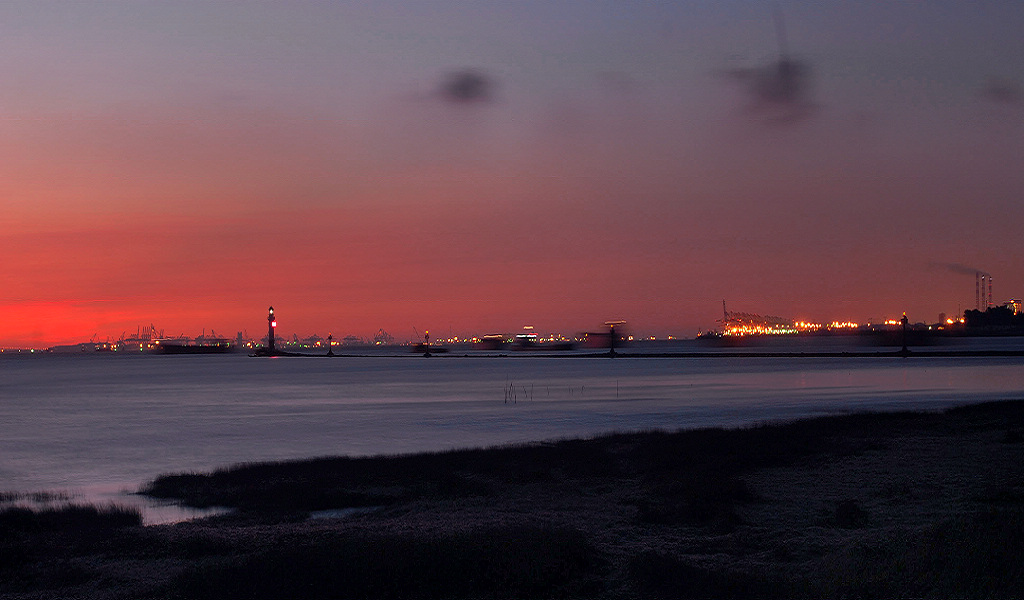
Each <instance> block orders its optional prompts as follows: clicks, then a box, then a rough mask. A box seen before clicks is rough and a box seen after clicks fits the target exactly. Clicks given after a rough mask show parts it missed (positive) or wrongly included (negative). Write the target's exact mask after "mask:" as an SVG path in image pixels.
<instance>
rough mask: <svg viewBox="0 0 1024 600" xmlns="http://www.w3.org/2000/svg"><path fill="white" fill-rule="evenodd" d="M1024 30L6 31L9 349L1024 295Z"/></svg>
mask: <svg viewBox="0 0 1024 600" xmlns="http://www.w3.org/2000/svg"><path fill="white" fill-rule="evenodd" d="M1022 31H1024V3H1022V2H1019V1H1009V0H1007V1H998V2H997V1H986V0H979V1H975V2H969V3H968V2H960V1H956V2H954V1H946V0H930V1H928V2H923V1H922V2H919V1H900V2H894V1H892V0H862V1H857V2H853V1H848V0H843V1H840V0H821V1H819V2H813V3H807V2H785V1H782V0H779V1H773V2H769V1H755V0H720V1H716V2H703V1H702V2H690V1H679V2H671V3H670V2H635V1H629V0H618V1H614V2H612V1H602V0H587V1H582V0H544V1H533V0H519V1H517V2H493V3H491V2H486V3H485V2H470V1H454V0H434V1H426V0H393V1H391V2H386V3H366V2H356V1H352V2H349V1H346V0H332V1H327V0H278V1H261V0H248V1H244V2H243V1H234V0H203V1H200V0H174V1H162V0H154V1H147V0H127V1H116V0H110V1H105V0H91V1H90V0H78V1H70V0H68V1H60V2H56V1H50V0H26V1H19V0H2V1H0V207H2V212H0V256H3V260H2V261H0V310H2V311H3V313H4V314H5V315H7V316H8V317H13V318H8V319H6V321H5V323H6V326H5V327H4V328H3V331H0V346H8V347H11V346H46V345H52V344H59V343H72V342H78V341H85V340H88V339H90V338H93V337H94V336H95V338H96V339H100V340H102V339H114V340H116V339H117V338H118V337H119V336H120V335H121V334H122V333H123V332H129V333H134V332H135V331H136V330H137V329H138V328H139V327H140V326H146V325H149V324H153V325H154V326H155V327H156V328H157V329H163V330H164V331H165V332H166V334H167V335H177V334H179V333H183V334H186V335H190V336H195V335H198V334H199V333H200V332H202V331H204V330H205V331H206V332H207V333H209V332H210V330H211V329H213V330H215V331H216V332H217V333H220V334H223V335H227V336H231V337H234V335H235V334H236V333H237V332H244V333H246V334H248V335H249V336H250V337H259V336H260V335H262V334H263V333H264V331H265V328H266V311H267V307H268V306H270V305H274V307H275V309H276V312H277V315H278V317H279V334H284V335H285V336H289V337H290V336H291V335H298V336H299V337H305V336H307V335H310V334H314V333H316V334H319V335H321V336H326V335H327V334H328V333H332V334H333V335H335V337H341V336H344V335H356V336H361V337H369V336H372V335H373V334H374V333H376V332H377V331H378V330H379V329H384V330H386V331H388V332H389V333H391V335H393V336H394V337H395V338H396V339H397V340H399V341H404V340H406V339H412V338H413V337H414V331H416V332H419V334H422V332H424V331H425V330H430V331H432V332H433V334H435V335H438V336H441V335H448V334H449V333H453V334H458V335H482V334H485V333H496V332H506V333H507V332H515V331H517V330H519V329H520V328H521V327H523V326H524V325H532V326H534V327H536V329H537V330H538V331H540V332H542V333H544V332H559V333H564V334H571V333H574V332H578V331H586V330H594V329H595V328H596V327H599V326H600V325H601V323H603V322H604V321H607V320H619V319H622V320H626V321H627V322H628V323H629V327H630V330H631V331H633V332H635V333H636V334H637V335H656V336H666V335H678V336H692V335H694V334H695V333H696V332H697V331H698V330H699V329H709V328H712V327H714V326H715V319H719V318H721V311H722V300H725V301H726V302H727V303H728V307H729V309H730V310H733V311H742V312H753V313H760V314H764V315H776V316H782V317H786V318H791V319H803V320H815V321H826V322H827V321H832V320H852V321H859V322H865V321H868V320H870V319H876V320H877V319H885V318H894V317H898V316H899V315H901V314H902V313H903V312H904V311H905V312H906V313H907V314H908V316H909V317H910V318H911V320H912V321H935V320H936V319H937V318H938V315H939V313H946V314H949V315H953V314H956V313H958V312H960V311H963V310H965V309H969V308H974V303H975V297H974V281H973V280H974V277H973V276H972V273H973V272H974V271H982V272H986V273H989V274H991V276H992V279H993V291H994V300H995V301H997V302H1002V301H1005V300H1008V299H1009V298H1011V297H1014V298H1020V297H1022V296H1024V270H1022V264H1024V263H1022V261H1021V256H1020V254H1021V249H1022V245H1021V235H1020V233H1021V227H1022V225H1024V202H1022V200H1024V169H1022V165H1024V160H1022V159H1024V36H1022V35H1021V32H1022Z"/></svg>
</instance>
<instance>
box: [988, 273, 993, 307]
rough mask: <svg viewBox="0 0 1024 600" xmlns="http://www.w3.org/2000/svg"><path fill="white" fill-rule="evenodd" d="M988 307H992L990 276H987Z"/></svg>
mask: <svg viewBox="0 0 1024 600" xmlns="http://www.w3.org/2000/svg"><path fill="white" fill-rule="evenodd" d="M988 308H992V276H991V275H989V276H988Z"/></svg>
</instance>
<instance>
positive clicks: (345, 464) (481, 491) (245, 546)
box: [0, 401, 1024, 599]
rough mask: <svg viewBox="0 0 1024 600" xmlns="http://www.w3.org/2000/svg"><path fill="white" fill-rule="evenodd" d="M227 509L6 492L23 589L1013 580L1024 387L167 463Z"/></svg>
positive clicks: (337, 592)
mask: <svg viewBox="0 0 1024 600" xmlns="http://www.w3.org/2000/svg"><path fill="white" fill-rule="evenodd" d="M145 491H146V492H147V493H149V494H151V495H153V496H157V497H161V498H168V499H177V500H179V501H183V502H186V503H187V504H190V505H193V506H215V505H216V506H228V507H232V508H233V509H234V511H233V512H232V513H231V514H229V515H225V516H220V517H213V518H209V519H205V520H200V521H194V522H187V523H180V524H177V525H171V526H152V527H141V526H139V524H138V521H137V520H133V519H132V518H131V517H130V515H124V514H117V513H116V512H115V513H114V514H110V513H107V514H104V512H103V511H102V510H101V511H94V512H88V511H78V512H77V513H75V514H73V515H70V516H63V517H62V516H58V515H54V514H48V515H42V514H36V515H33V514H27V512H26V511H22V512H20V513H17V514H13V513H10V511H7V512H4V513H0V540H2V541H0V595H2V596H3V597H12V598H18V597H25V598H29V597H31V598H59V597H68V596H76V597H90V598H129V597H149V598H178V597H187V598H229V597H248V598H277V597H295V596H296V594H298V595H301V597H303V598H335V597H341V598H346V597H351V598H405V597H416V598H479V597H507V598H616V599H617V598H706V597H735V598H747V597H761V598H792V597H802V598H818V597H889V598H893V597H972V598H975V597H1012V596H1014V595H1016V593H1017V592H1018V591H1019V590H1020V589H1024V568H1022V567H1020V565H1021V564H1022V561H1021V558H1024V536H1022V535H1021V532H1022V531H1024V401H1009V402H993V403H985V404H975V405H969V406H963V407H958V408H952V409H949V410H945V411H941V412H899V413H871V414H851V415H847V416H834V417H821V418H813V419H805V420H800V421H795V422H792V423H782V424H768V425H762V426H756V427H747V428H741V429H702V430H694V431H683V432H678V433H663V432H650V433H632V434H618V435H609V436H602V437H597V438H593V439H586V440H566V441H561V442H553V443H544V444H530V445H523V446H511V447H504V448H494V449H485V450H459V451H450V452H441V453H431V454H417V455H407V456H395V457H377V458H360V459H350V458H322V459H314V460H305V461H291V462H282V463H268V464H257V465H247V466H239V467H235V468H232V469H227V470H223V471H217V472H214V473H211V474H206V475H203V474H180V475H167V476H162V477H160V478H158V479H156V480H155V481H153V482H152V483H151V484H150V485H149V486H147V489H146V490H145Z"/></svg>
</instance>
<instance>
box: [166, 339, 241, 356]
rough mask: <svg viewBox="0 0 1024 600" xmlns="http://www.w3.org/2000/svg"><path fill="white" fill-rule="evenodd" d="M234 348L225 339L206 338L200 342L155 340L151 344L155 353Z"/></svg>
mask: <svg viewBox="0 0 1024 600" xmlns="http://www.w3.org/2000/svg"><path fill="white" fill-rule="evenodd" d="M234 350H235V345H234V344H232V343H231V342H230V341H228V340H226V339H215V340H212V339H207V340H203V341H202V342H194V341H192V342H183V341H179V340H167V341H165V340H157V341H156V342H154V344H153V352H155V353H157V354H225V353H227V352H233V351H234Z"/></svg>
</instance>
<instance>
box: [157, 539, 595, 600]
mask: <svg viewBox="0 0 1024 600" xmlns="http://www.w3.org/2000/svg"><path fill="white" fill-rule="evenodd" d="M604 570H605V566H604V561H603V559H602V558H601V556H600V554H599V553H598V552H597V550H596V549H595V548H594V547H593V545H592V544H591V543H590V542H589V541H588V540H587V539H586V538H585V537H584V536H583V535H582V534H581V533H579V532H578V531H573V530H567V529H557V528H541V527H526V526H517V527H504V528H493V527H492V528H488V529H485V530H481V531H474V532H471V533H449V534H443V535H437V536H427V535H417V534H413V535H397V534H390V535H389V534H369V535H366V534H364V535H337V536H331V537H329V538H327V539H319V540H316V541H315V542H314V541H311V540H306V539H298V540H284V541H278V542H274V543H271V544H268V545H267V546H265V547H262V548H259V549H258V550H256V551H255V552H253V553H251V554H249V555H246V556H242V557H234V558H232V559H230V560H214V561H206V562H197V563H196V564H194V565H193V566H192V567H190V568H189V569H187V570H186V571H185V572H183V573H182V574H180V575H179V576H178V577H177V578H176V579H175V580H174V581H173V582H172V585H171V587H170V589H171V590H173V595H176V596H180V597H182V598H196V599H206V598H209V599H220V598H244V599H264V598H265V599H277V598H293V597H302V598H307V599H317V598H395V599H398V598H423V599H432V598H524V599H525V598H577V597H589V596H591V595H592V594H595V593H600V591H601V582H602V580H603V576H604Z"/></svg>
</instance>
